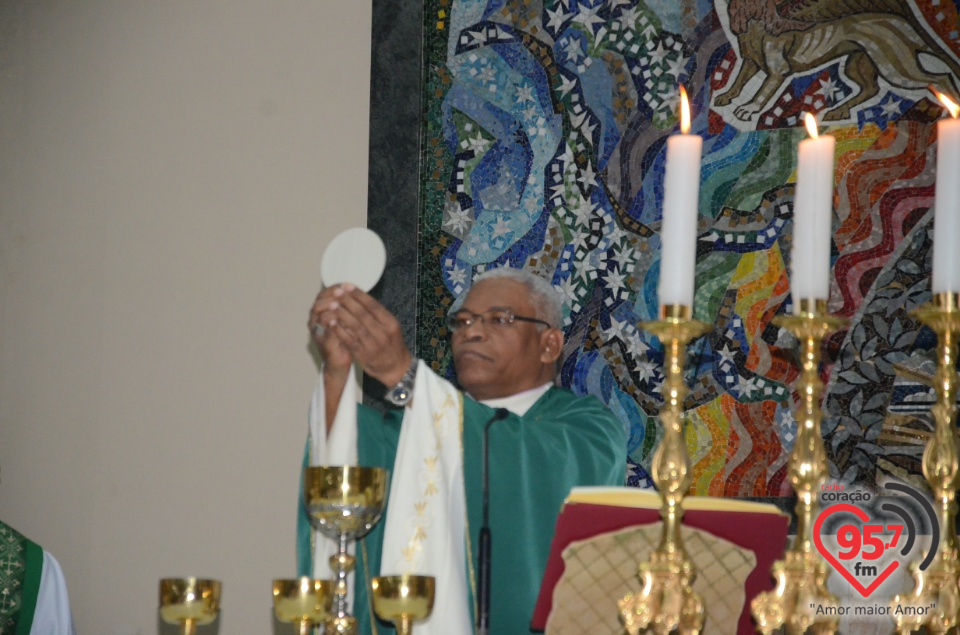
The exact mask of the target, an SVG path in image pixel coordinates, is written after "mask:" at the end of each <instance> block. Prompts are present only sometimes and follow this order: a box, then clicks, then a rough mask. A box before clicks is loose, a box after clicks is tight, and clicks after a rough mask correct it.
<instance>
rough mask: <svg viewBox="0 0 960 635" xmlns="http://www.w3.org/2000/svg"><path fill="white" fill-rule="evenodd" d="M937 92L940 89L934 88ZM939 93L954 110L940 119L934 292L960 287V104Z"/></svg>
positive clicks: (939, 96) (938, 129) (945, 103)
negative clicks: (946, 117) (958, 117)
mask: <svg viewBox="0 0 960 635" xmlns="http://www.w3.org/2000/svg"><path fill="white" fill-rule="evenodd" d="M934 92H937V91H934ZM937 97H938V98H939V99H940V101H941V102H942V103H943V105H944V106H946V107H947V110H949V111H950V115H951V117H950V118H949V119H941V120H940V121H939V122H937V199H936V203H935V204H934V213H933V230H934V231H933V281H932V290H933V292H934V293H957V292H958V291H960V218H958V216H960V119H957V115H958V114H960V106H957V104H956V103H955V102H954V101H953V100H951V99H950V98H949V97H947V96H946V95H944V94H942V93H939V92H937Z"/></svg>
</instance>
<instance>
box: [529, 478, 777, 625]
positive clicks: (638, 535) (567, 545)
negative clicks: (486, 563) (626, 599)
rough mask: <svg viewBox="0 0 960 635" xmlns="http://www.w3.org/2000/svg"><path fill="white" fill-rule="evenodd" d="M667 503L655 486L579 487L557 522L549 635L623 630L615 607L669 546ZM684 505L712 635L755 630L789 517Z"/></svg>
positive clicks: (547, 601)
mask: <svg viewBox="0 0 960 635" xmlns="http://www.w3.org/2000/svg"><path fill="white" fill-rule="evenodd" d="M660 505H661V501H660V496H659V495H658V494H657V493H656V492H654V491H652V490H641V489H636V488H632V487H578V488H574V489H573V490H572V491H571V492H570V495H569V496H568V497H567V499H566V501H565V502H564V505H563V509H562V510H561V512H560V515H559V517H558V518H557V525H556V529H555V531H554V537H553V543H552V545H551V547H550V556H549V559H548V561H547V567H546V570H545V571H544V576H543V582H542V584H541V587H540V595H539V597H538V600H537V604H536V608H535V610H534V614H533V619H532V626H533V628H534V629H535V630H544V629H547V634H548V635H551V634H554V633H555V634H557V635H561V634H564V633H576V632H578V631H579V632H590V633H595V634H597V635H599V634H600V633H603V632H605V631H606V630H607V629H613V630H610V632H622V631H617V630H615V629H616V627H617V626H618V624H619V623H618V622H617V619H618V611H617V607H616V601H617V600H618V599H619V598H620V597H622V596H623V595H626V594H627V593H630V592H634V591H635V590H638V589H639V588H640V582H639V580H638V579H637V575H636V574H637V565H638V564H639V563H640V561H641V560H646V559H647V558H648V556H649V553H650V551H651V550H652V549H655V548H656V547H657V545H659V542H660V535H661V533H662V530H661V528H662V525H661V523H660ZM683 508H684V516H683V528H682V532H683V540H684V546H685V548H686V550H687V552H688V554H690V557H691V560H692V561H693V563H694V566H695V567H696V569H697V580H695V581H694V589H695V590H697V591H698V592H699V593H701V596H703V598H704V602H705V603H706V606H707V623H706V624H705V625H704V626H705V631H704V632H708V633H721V632H726V633H738V634H739V633H754V632H755V629H754V627H753V621H752V617H751V616H750V600H752V599H753V597H754V596H755V595H757V594H758V593H760V592H762V591H766V590H770V589H772V588H773V579H772V578H771V577H770V568H771V566H772V565H773V563H774V561H776V560H778V559H781V558H782V557H783V553H784V548H785V546H786V540H787V528H788V526H789V522H790V519H789V516H788V515H787V514H785V513H784V512H783V511H781V510H780V509H779V508H777V507H776V506H774V505H769V504H764V503H756V502H750V501H742V500H738V499H735V498H714V497H704V496H688V497H686V498H685V499H684V501H683ZM731 585H735V588H734V589H733V591H734V592H731ZM611 595H612V597H608V596H611ZM555 597H556V600H557V601H556V602H555ZM555 604H556V607H555V606H554V605H555ZM722 605H723V606H722ZM554 609H556V610H554ZM551 611H553V612H552V613H551ZM725 611H726V612H725ZM574 622H576V623H574ZM711 622H713V624H711ZM711 625H712V626H713V627H714V629H713V630H711V628H709V627H710V626H711ZM722 625H725V627H724V628H721V626H722ZM584 629H587V630H584Z"/></svg>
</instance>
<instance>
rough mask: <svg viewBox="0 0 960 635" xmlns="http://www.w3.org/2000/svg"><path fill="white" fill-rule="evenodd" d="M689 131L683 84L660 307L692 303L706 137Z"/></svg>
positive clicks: (669, 172)
mask: <svg viewBox="0 0 960 635" xmlns="http://www.w3.org/2000/svg"><path fill="white" fill-rule="evenodd" d="M689 131H690V104H689V102H688V101H687V93H686V91H685V90H684V89H683V86H681V87H680V132H681V134H678V135H672V136H670V138H668V139H667V164H666V166H665V168H664V177H663V190H664V192H663V220H662V222H661V225H660V287H659V289H658V294H659V298H660V306H665V305H668V304H681V305H684V306H689V307H692V306H693V286H694V285H693V283H694V270H695V268H696V262H697V215H698V205H699V200H700V155H701V153H702V150H703V139H702V138H700V136H699V135H694V134H688V133H689Z"/></svg>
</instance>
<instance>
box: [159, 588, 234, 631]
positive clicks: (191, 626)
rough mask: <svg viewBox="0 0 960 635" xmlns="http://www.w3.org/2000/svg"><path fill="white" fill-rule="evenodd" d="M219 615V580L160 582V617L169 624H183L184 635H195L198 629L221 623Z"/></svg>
mask: <svg viewBox="0 0 960 635" xmlns="http://www.w3.org/2000/svg"><path fill="white" fill-rule="evenodd" d="M219 611H220V581H219V580H199V579H197V578H164V579H163V580H160V617H161V618H162V619H163V621H164V622H166V623H167V624H179V625H180V633H181V635H195V633H196V632H197V626H204V625H206V624H209V623H210V622H212V621H213V620H215V619H217V613H218V612H219Z"/></svg>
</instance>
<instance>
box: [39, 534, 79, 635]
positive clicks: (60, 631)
mask: <svg viewBox="0 0 960 635" xmlns="http://www.w3.org/2000/svg"><path fill="white" fill-rule="evenodd" d="M76 633H77V631H76V629H75V628H74V626H73V615H71V613H70V597H69V596H68V595H67V582H66V580H64V578H63V571H62V570H61V569H60V563H58V562H57V559H56V558H54V557H53V556H52V555H50V554H49V553H47V552H46V551H44V552H43V568H42V569H41V573H40V590H39V591H38V593H37V610H36V611H35V612H34V614H33V626H31V627H30V635H76Z"/></svg>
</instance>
